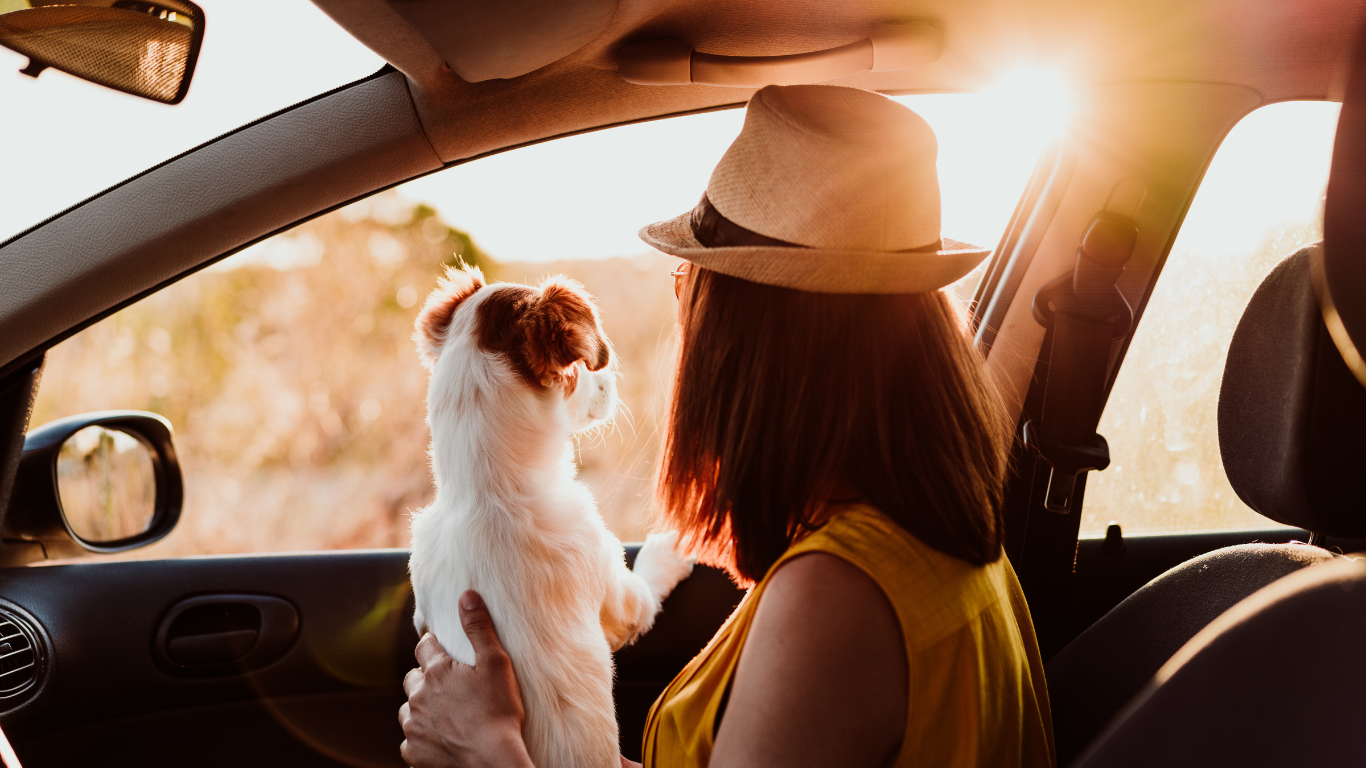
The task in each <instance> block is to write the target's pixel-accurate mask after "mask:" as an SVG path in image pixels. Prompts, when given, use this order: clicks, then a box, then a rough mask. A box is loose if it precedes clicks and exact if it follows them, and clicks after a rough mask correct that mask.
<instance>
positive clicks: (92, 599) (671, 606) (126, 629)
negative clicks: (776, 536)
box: [0, 548, 740, 768]
mask: <svg viewBox="0 0 1366 768" xmlns="http://www.w3.org/2000/svg"><path fill="white" fill-rule="evenodd" d="M634 551H635V550H634V548H632V550H631V552H630V554H631V555H632V556H633V555H634ZM0 584H3V588H2V589H0V594H2V595H3V597H4V598H5V599H6V600H7V601H9V602H10V603H12V604H13V605H14V606H17V607H19V608H21V609H23V611H25V612H27V613H28V614H29V615H31V616H32V617H34V618H35V619H36V620H37V622H38V623H39V624H40V625H41V630H42V632H43V633H45V634H46V636H47V637H48V638H50V642H51V648H50V649H49V653H48V662H47V668H46V671H45V673H44V679H43V681H42V684H41V688H40V689H38V691H37V693H36V694H35V695H33V696H32V698H31V700H30V701H29V702H28V703H26V704H24V705H23V706H21V707H20V708H18V709H17V710H14V711H12V712H11V713H9V714H7V715H5V716H4V717H3V720H0V722H3V725H4V728H5V730H6V732H7V733H9V734H10V735H11V739H12V740H13V742H14V744H15V747H16V749H17V750H18V752H19V755H20V757H21V759H23V760H24V761H25V764H26V765H29V766H30V768H31V767H32V766H43V765H73V764H78V763H87V762H92V761H96V760H98V761H101V762H105V763H109V762H114V763H125V762H126V763H128V764H137V765H142V766H158V765H168V766H169V765H183V764H185V763H186V762H194V763H195V764H200V765H220V764H221V765H240V764H242V763H243V762H250V763H251V764H257V765H271V764H280V765H292V766H298V765H309V766H312V765H319V766H322V765H326V766H335V765H350V766H371V765H375V766H382V765H402V761H401V760H400V759H399V757H398V745H399V743H400V742H401V741H402V738H403V736H402V733H401V731H400V729H399V727H398V720H397V710H398V707H399V705H400V704H401V703H402V702H403V700H404V697H403V692H402V680H403V676H404V675H405V674H406V673H407V671H408V670H409V669H411V668H412V666H413V665H414V662H413V648H414V646H415V644H416V641H417V636H416V633H415V631H414V629H413V626H412V620H411V616H412V597H411V589H410V588H409V585H408V575H407V552H406V551H404V550H380V551H355V552H333V553H312V554H297V555H295V554H290V555H256V556H241V557H202V558H181V559H174V560H147V561H122V562H79V563H72V564H68V565H53V566H43V567H30V568H10V569H5V571H3V573H2V574H0ZM215 594H217V595H231V594H237V595H240V594H247V595H265V596H271V597H277V598H280V599H283V600H285V601H288V602H289V603H290V604H292V605H293V606H294V607H295V608H296V609H297V611H298V616H299V627H298V634H297V636H296V637H295V638H294V640H293V642H292V644H291V645H290V647H289V648H288V649H287V650H286V651H285V652H284V654H283V656H281V657H280V658H279V659H278V660H277V661H275V662H274V663H272V664H269V665H268V666H265V667H264V668H261V669H258V670H255V671H251V672H247V673H244V674H220V675H217V676H212V677H195V676H186V675H183V674H175V673H173V672H168V671H167V669H166V668H165V666H164V664H163V665H159V664H158V663H157V661H156V658H155V656H156V653H155V652H154V647H155V639H156V634H157V629H158V627H159V626H160V625H161V623H162V621H163V618H164V617H165V615H166V613H167V611H168V610H170V609H171V608H172V607H173V606H175V605H177V604H178V603H180V602H181V601H183V600H185V599H186V598H191V597H198V596H204V595H215ZM739 597H740V592H739V591H738V590H736V589H735V587H734V586H733V585H732V584H731V582H730V581H729V580H728V579H727V578H726V577H725V576H724V575H723V574H722V573H721V572H719V571H715V570H713V569H708V568H704V567H699V568H698V569H697V570H696V572H695V573H694V576H693V577H692V578H690V579H688V580H687V581H685V582H684V583H682V584H680V585H679V587H678V588H677V589H676V590H675V593H674V595H673V596H671V597H670V599H669V600H668V601H667V602H666V604H665V609H664V612H663V614H661V616H660V618H659V621H658V623H657V624H656V627H655V629H654V630H653V631H652V632H651V633H650V634H648V635H646V636H645V637H644V638H643V639H642V640H641V641H640V642H639V643H637V644H636V645H635V646H632V647H630V648H628V649H626V650H624V651H623V652H622V653H621V655H620V660H619V664H618V669H619V675H618V682H617V686H618V697H619V704H618V710H619V713H620V716H621V718H622V720H623V729H622V734H623V736H622V743H623V751H625V752H626V753H627V754H628V756H632V755H634V754H638V752H639V742H640V733H641V727H642V726H643V722H644V716H645V711H646V709H647V708H648V705H649V703H650V702H652V701H653V699H654V697H655V696H657V695H658V693H659V691H661V690H662V689H663V687H664V685H666V684H667V682H668V681H669V679H670V678H672V676H673V674H674V673H676V672H677V671H678V669H680V668H681V667H682V666H683V664H685V663H686V662H687V661H688V659H690V658H691V657H692V656H693V655H694V654H695V653H696V652H697V651H698V650H699V649H700V648H701V647H702V645H703V644H704V643H705V642H706V640H707V639H708V638H710V636H711V634H712V633H713V632H714V631H715V630H716V628H717V627H718V626H719V625H720V623H721V622H722V621H724V619H725V617H726V616H727V615H729V613H730V611H731V609H733V607H734V606H735V604H736V603H737V602H738V600H739Z"/></svg>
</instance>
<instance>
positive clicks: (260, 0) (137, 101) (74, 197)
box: [0, 0, 384, 242]
mask: <svg viewBox="0 0 1366 768" xmlns="http://www.w3.org/2000/svg"><path fill="white" fill-rule="evenodd" d="M197 2H198V3H199V5H200V6H201V7H202V8H203V9H204V15H205V18H206V24H205V30H204V45H203V48H202V50H201V53H200V58H199V64H198V67H197V68H196V70H195V75H194V81H193V83H191V85H190V92H189V94H188V95H187V96H186V97H185V101H184V102H182V103H180V104H178V105H176V106H168V105H165V104H158V103H156V102H154V101H149V100H147V99H142V98H138V97H136V96H129V95H127V94H123V93H119V92H117V91H113V90H110V89H108V88H104V87H102V86H98V85H94V84H92V83H87V82H85V81H83V80H79V79H77V78H74V77H72V76H70V75H67V74H65V73H63V72H59V71H57V70H53V69H49V70H47V71H45V72H43V73H42V75H41V76H40V77H38V78H32V77H28V76H26V75H21V74H19V70H20V69H22V68H24V66H26V64H27V59H26V58H25V57H24V56H21V55H19V54H17V53H15V52H13V51H10V50H8V49H5V48H0V104H3V105H5V107H4V112H5V119H4V120H0V168H4V169H5V172H4V174H3V179H4V182H3V183H2V184H0V242H3V241H5V240H8V239H9V238H10V237H12V236H14V235H16V234H19V233H20V232H23V231H24V230H26V229H28V228H29V227H32V226H33V225H35V224H37V223H39V222H41V221H43V220H44V219H46V218H48V217H50V216H52V215H54V214H56V213H59V212H61V211H63V210H65V209H67V208H69V207H71V206H72V205H75V204H76V203H79V202H80V201H82V200H84V199H86V198H88V197H90V196H92V195H95V194H98V193H99V192H101V191H103V190H105V189H107V188H109V187H111V186H113V185H114V184H117V183H119V182H120V181H123V180H124V179H126V178H128V177H130V176H133V175H135V174H137V173H139V172H141V171H144V170H146V169H148V168H150V167H152V166H154V165H156V164H157V163H160V162H163V161H165V160H168V159H170V158H172V157H175V156H176V155H178V154H180V153H182V152H184V151H186V150H188V149H192V148H193V147H195V146H198V145H200V144H203V143H204V142H206V141H209V140H211V139H213V138H215V137H217V136H221V135H222V134H224V133H227V132H228V131H231V130H232V129H234V128H237V127H239V126H241V125H244V124H246V123H249V122H251V121H252V120H255V119H257V118H259V117H262V116H264V115H268V114H270V113H272V112H276V111H278V110H281V109H284V108H285V107H288V106H290V105H293V104H297V103H299V102H300V101H304V100H306V99H308V98H311V97H313V96H316V95H318V94H320V93H324V92H326V91H329V90H331V89H333V88H336V87H338V86H341V85H345V84H346V83H349V82H352V81H354V80H358V79H360V78H362V77H364V76H366V75H368V74H370V73H372V72H374V71H376V70H378V69H379V68H380V67H381V66H383V64H384V62H383V60H381V59H380V58H379V57H378V56H376V55H375V54H374V53H372V52H371V51H370V50H369V49H368V48H366V47H365V46H363V45H361V44H360V43H359V42H357V41H356V39H355V38H353V37H351V35H349V34H348V33H347V32H345V31H344V30H342V29H341V27H338V26H337V25H336V24H335V23H334V22H333V21H332V20H331V19H329V18H327V16H325V15H324V14H323V13H322V11H320V10H318V8H317V6H315V5H313V4H312V3H310V2H308V0H197ZM0 8H8V6H5V5H3V4H0Z"/></svg>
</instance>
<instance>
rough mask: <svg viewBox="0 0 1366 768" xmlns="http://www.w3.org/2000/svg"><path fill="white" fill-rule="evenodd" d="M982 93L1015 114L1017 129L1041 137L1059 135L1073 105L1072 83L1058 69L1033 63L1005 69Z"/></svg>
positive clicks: (1069, 120)
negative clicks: (1003, 73) (999, 77)
mask: <svg viewBox="0 0 1366 768" xmlns="http://www.w3.org/2000/svg"><path fill="white" fill-rule="evenodd" d="M983 94H984V95H985V96H987V97H989V98H991V99H992V100H994V101H997V102H998V103H999V104H1000V106H1001V108H1002V110H1003V111H1005V112H1006V113H1007V114H1011V115H1012V116H1014V119H1015V120H1017V121H1018V122H1017V125H1018V126H1019V128H1020V130H1022V131H1028V132H1030V133H1033V134H1036V135H1039V136H1040V137H1055V136H1059V135H1061V134H1062V133H1063V131H1065V130H1066V129H1067V127H1068V125H1069V124H1070V122H1071V120H1072V112H1073V109H1074V108H1075V106H1076V96H1075V93H1074V92H1073V89H1072V86H1071V84H1070V83H1068V81H1067V78H1065V77H1064V76H1063V75H1062V73H1061V72H1058V71H1057V70H1054V69H1048V68H1046V67H1039V66H1033V65H1023V66H1019V67H1016V68H1015V69H1012V70H1010V71H1008V72H1006V73H1005V75H1004V76H1002V77H1001V79H1000V80H998V81H996V83H994V84H993V85H991V86H990V87H989V88H987V89H986V90H985V91H984V92H983Z"/></svg>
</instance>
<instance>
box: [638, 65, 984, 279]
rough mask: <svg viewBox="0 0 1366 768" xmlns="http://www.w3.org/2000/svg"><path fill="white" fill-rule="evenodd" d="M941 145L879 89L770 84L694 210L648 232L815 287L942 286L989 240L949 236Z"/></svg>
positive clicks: (695, 252)
mask: <svg viewBox="0 0 1366 768" xmlns="http://www.w3.org/2000/svg"><path fill="white" fill-rule="evenodd" d="M937 154H938V143H937V142H936V141H935V138H934V131H933V130H932V129H931V128H930V126H929V124H927V123H926V122H925V121H924V120H923V119H921V117H920V116H919V115H917V114H916V113H914V112H912V111H911V110H910V109H908V108H906V107H904V106H902V105H900V104H898V103H897V102H895V101H892V100H891V99H889V98H887V97H886V96H882V95H880V94H877V93H873V92H871V91H863V90H859V89H857V88H845V87H841V86H834V85H789V86H776V85H770V86H768V87H767V88H763V89H762V90H760V91H758V92H757V93H755V94H754V97H753V98H752V99H750V102H749V107H748V109H747V110H746V112H745V125H744V128H742V129H741V131H740V135H739V136H738V137H737V138H736V139H735V142H734V143H733V144H731V145H730V148H729V149H728V150H726V154H725V155H724V156H723V157H722V158H721V162H720V163H718V164H717V165H716V170H714V171H713V172H712V175H711V180H710V181H709V182H708V183H707V192H706V194H705V195H704V196H703V197H702V202H701V203H699V204H698V205H697V207H696V208H694V209H693V210H692V211H689V212H688V213H685V214H683V215H682V216H678V217H676V218H673V219H669V220H668V221H661V222H658V223H655V224H651V225H649V226H647V227H645V228H643V229H641V230H640V237H641V239H642V240H644V241H645V242H646V243H648V244H650V245H651V246H653V247H654V248H657V249H658V250H661V251H663V252H665V253H669V254H673V255H674V256H679V257H681V258H684V259H687V260H688V261H690V262H693V263H695V264H697V265H698V266H701V267H705V268H707V269H712V270H715V271H717V272H721V273H723V274H727V275H731V276H734V277H739V278H742V279H745V280H750V281H753V282H756V283H765V284H768V285H777V286H782V287H784V288H796V289H798V290H802V291H812V292H816V293H920V292H922V291H932V290H935V289H937V288H942V287H944V286H946V285H949V284H950V283H952V282H954V281H955V280H957V279H958V278H960V277H963V276H964V275H966V274H967V273H968V272H971V271H972V268H973V267H975V266H977V265H978V264H979V263H981V261H982V259H984V258H986V256H987V254H988V253H990V252H991V251H990V249H987V248H978V247H976V246H972V245H968V244H966V243H960V242H957V241H954V240H948V239H944V238H941V236H940V233H939V175H938V173H937V172H936V170H935V157H936V155H937Z"/></svg>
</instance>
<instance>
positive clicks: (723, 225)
mask: <svg viewBox="0 0 1366 768" xmlns="http://www.w3.org/2000/svg"><path fill="white" fill-rule="evenodd" d="M689 224H690V225H691V226H692V233H693V237H695V238H697V242H699V243H701V244H702V245H704V246H706V247H707V248H733V247H736V246H745V245H767V246H778V247H781V248H808V247H809V246H805V245H799V244H797V243H789V242H787V241H786V240H779V239H778V238H776V237H769V236H768V235H761V234H759V233H758V232H755V231H754V230H751V229H745V228H744V227H742V226H740V225H739V224H736V223H735V222H733V221H731V220H730V219H728V218H726V217H725V216H722V215H721V212H720V211H718V210H716V206H714V205H712V204H711V200H709V199H707V196H706V195H705V194H704V195H702V200H701V201H699V202H698V203H697V207H695V208H693V209H692V214H691V216H690V217H689ZM942 244H943V241H942V240H935V241H934V242H933V243H930V244H928V245H922V246H919V247H916V248H906V249H904V250H900V251H889V253H917V252H920V251H938V250H939V249H940V248H941V246H942Z"/></svg>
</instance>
